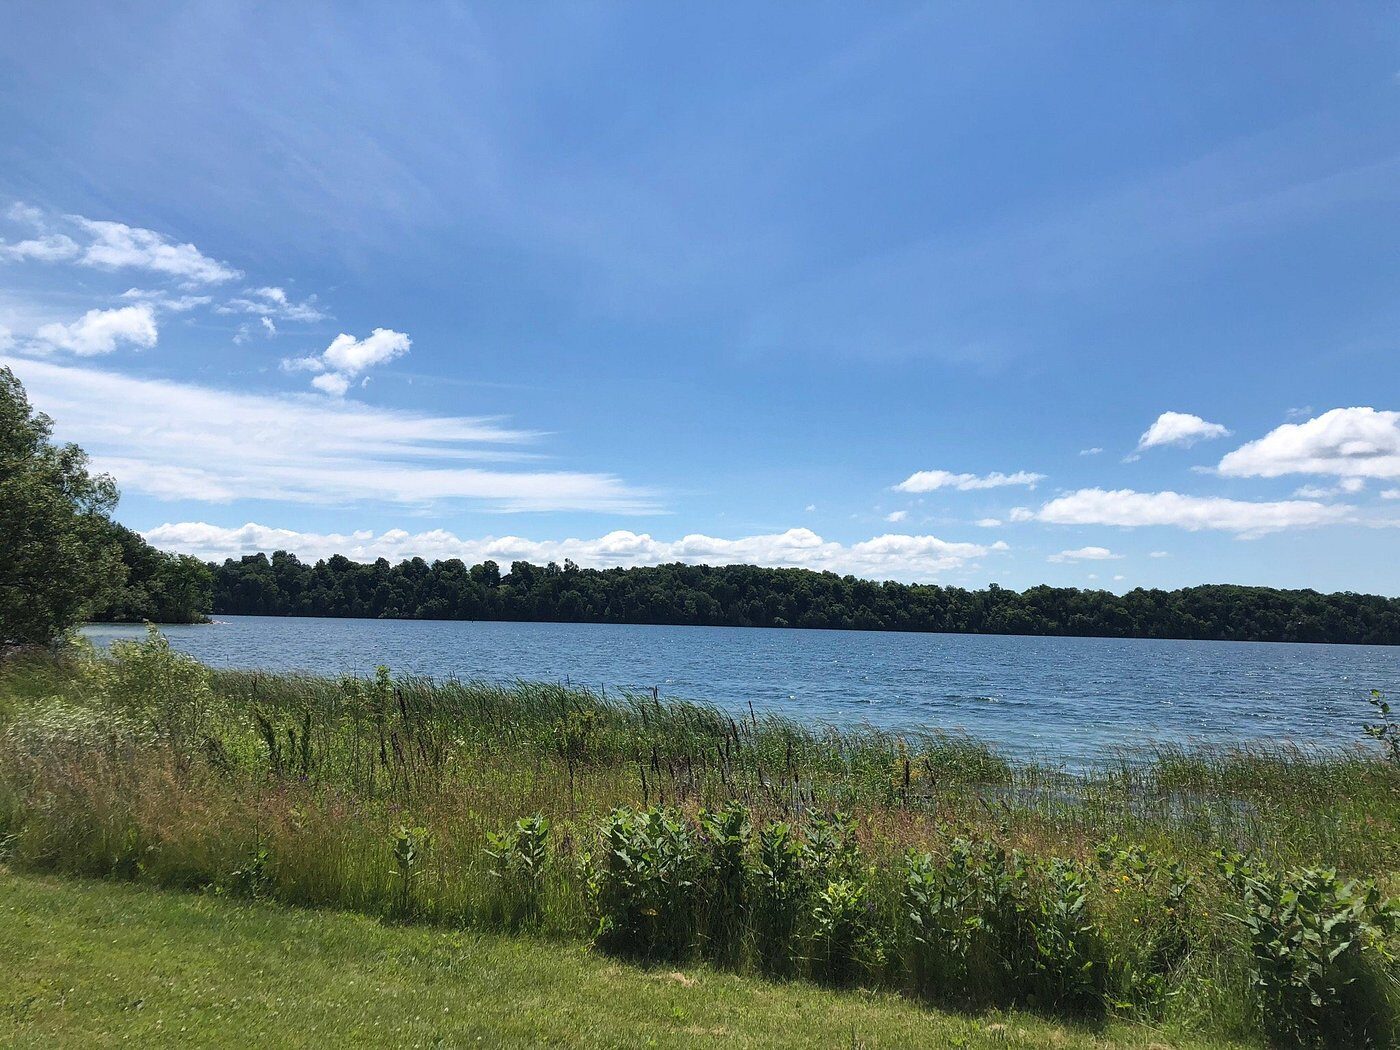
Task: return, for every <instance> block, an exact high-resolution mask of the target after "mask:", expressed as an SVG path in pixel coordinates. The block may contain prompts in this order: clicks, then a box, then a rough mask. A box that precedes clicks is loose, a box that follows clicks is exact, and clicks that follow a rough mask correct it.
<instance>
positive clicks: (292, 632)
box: [85, 616, 1400, 766]
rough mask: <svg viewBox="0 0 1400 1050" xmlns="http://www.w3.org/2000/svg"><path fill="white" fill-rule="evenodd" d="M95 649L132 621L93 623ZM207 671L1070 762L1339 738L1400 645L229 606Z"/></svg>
mask: <svg viewBox="0 0 1400 1050" xmlns="http://www.w3.org/2000/svg"><path fill="white" fill-rule="evenodd" d="M85 633H86V634H87V635H88V636H89V637H91V638H93V639H94V640H96V641H99V642H105V641H110V640H111V639H113V638H117V637H135V636H139V635H140V634H141V633H142V629H141V628H139V627H120V626H108V625H101V626H97V625H94V626H90V627H88V628H85ZM166 633H167V635H168V636H169V637H170V640H171V643H172V644H173V645H175V646H177V647H178V648H180V649H182V650H184V651H186V652H188V653H190V654H192V655H194V656H196V657H198V658H199V659H200V660H202V661H204V662H205V663H208V664H210V665H212V666H215V667H237V668H260V669H267V670H300V671H313V672H318V673H323V674H342V673H367V672H371V671H373V669H374V667H375V666H376V665H378V664H381V663H383V664H388V665H389V666H390V667H391V668H392V669H393V670H394V671H395V672H396V673H397V672H411V673H414V674H424V675H432V676H435V677H439V678H446V677H449V676H455V677H457V678H461V679H488V680H493V681H513V680H516V679H528V680H543V681H555V682H566V681H567V682H572V683H574V684H583V685H589V686H594V687H598V686H606V687H607V688H608V689H609V690H617V689H628V688H630V689H647V690H649V689H650V688H651V687H652V686H656V687H657V688H658V689H659V690H660V693H661V695H662V696H663V697H682V698H686V699H694V700H706V701H710V702H712V703H714V704H717V705H719V706H721V707H724V708H728V709H731V710H735V711H743V712H747V711H748V705H749V704H750V703H752V704H753V706H754V708H755V709H756V710H757V711H758V712H759V713H760V714H762V713H764V712H780V713H782V714H786V715H791V716H794V717H797V718H800V719H803V720H805V721H810V722H813V723H829V724H834V725H840V726H849V725H855V724H860V723H869V724H873V725H877V726H882V727H887V728H896V729H906V730H907V729H916V728H918V729H941V730H949V731H965V732H967V733H970V734H973V735H974V736H977V737H980V738H982V739H984V740H986V741H988V742H990V743H992V744H994V745H997V746H999V747H1001V748H1003V749H1004V750H1006V751H1007V752H1008V753H1010V754H1013V755H1016V756H1018V757H1022V758H1035V759H1039V760H1043V761H1051V762H1062V763H1065V764H1067V765H1070V766H1077V765H1080V764H1082V763H1084V762H1087V761H1092V760H1093V759H1094V758H1096V757H1101V756H1102V755H1104V754H1105V753H1106V752H1107V751H1109V750H1112V749H1115V748H1122V747H1128V748H1132V747H1139V746H1143V745H1150V744H1158V743H1182V744H1189V743H1211V744H1221V743H1238V742H1243V741H1261V740H1262V741H1272V742H1290V743H1295V744H1300V745H1303V746H1315V745H1331V744H1349V743H1353V742H1355V741H1357V740H1358V739H1360V738H1361V737H1362V733H1361V728H1360V727H1361V723H1362V722H1363V721H1365V720H1366V719H1367V717H1368V716H1369V715H1370V710H1369V708H1368V705H1367V703H1366V698H1367V697H1368V696H1369V694H1370V691H1371V690H1372V689H1380V690H1381V691H1382V692H1383V693H1385V694H1387V695H1388V696H1391V697H1400V649H1396V648H1387V647H1384V646H1366V645H1292V644H1270V643H1254V642H1182V641H1153V640H1147V639H1129V640H1123V639H1105V638H1022V637H1014V636H1007V635H955V634H887V633H874V632H862V631H798V630H755V629H749V628H743V627H646V626H615V625H607V624H555V623H465V622H458V621H421V620H420V621H413V620H333V619H290V618H287V619H284V618H278V617H262V616H228V617H221V618H220V621H219V622H218V623H216V624H213V625H211V626H200V627H171V628H167V629H166Z"/></svg>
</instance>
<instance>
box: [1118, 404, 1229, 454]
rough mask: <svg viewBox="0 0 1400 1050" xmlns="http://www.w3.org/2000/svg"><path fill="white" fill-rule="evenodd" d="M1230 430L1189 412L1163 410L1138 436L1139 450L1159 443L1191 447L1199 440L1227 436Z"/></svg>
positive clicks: (1154, 446) (1153, 446)
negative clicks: (1140, 435)
mask: <svg viewBox="0 0 1400 1050" xmlns="http://www.w3.org/2000/svg"><path fill="white" fill-rule="evenodd" d="M1229 433H1230V431H1228V430H1227V429H1225V427H1223V426H1221V425H1220V424H1219V423H1207V422H1206V421H1205V420H1204V419H1202V418H1201V417H1200V416H1193V415H1191V414H1190V413H1189V412H1163V413H1162V414H1161V415H1160V416H1158V417H1157V421H1156V422H1155V423H1153V424H1152V425H1151V426H1150V427H1148V428H1147V430H1146V432H1145V433H1144V434H1143V435H1142V437H1140V438H1138V443H1137V447H1138V451H1139V452H1141V451H1142V450H1143V449H1148V448H1156V447H1157V446H1158V445H1180V446H1182V447H1190V446H1191V445H1194V444H1195V443H1196V442H1198V441H1209V440H1211V439H1212V438H1222V437H1227V436H1228V435H1229Z"/></svg>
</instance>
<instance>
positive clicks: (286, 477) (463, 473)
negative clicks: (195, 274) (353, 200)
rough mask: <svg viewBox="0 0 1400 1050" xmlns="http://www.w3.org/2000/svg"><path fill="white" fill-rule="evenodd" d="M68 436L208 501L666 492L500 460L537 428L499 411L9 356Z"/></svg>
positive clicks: (591, 499) (571, 497)
mask: <svg viewBox="0 0 1400 1050" xmlns="http://www.w3.org/2000/svg"><path fill="white" fill-rule="evenodd" d="M0 364H3V365H7V366H9V367H11V368H13V369H14V372H15V374H16V375H17V376H18V377H19V378H20V380H21V382H23V383H24V384H25V387H26V388H27V389H28V391H29V395H30V397H31V399H32V400H33V402H34V404H35V406H36V407H38V408H39V409H41V410H42V411H45V412H48V413H49V414H50V415H52V416H53V417H54V418H55V419H57V420H58V421H59V423H58V434H59V436H60V437H61V438H62V439H64V440H68V441H76V442H78V443H79V444H81V445H82V446H83V447H84V448H86V449H87V450H88V451H89V452H90V453H92V455H93V459H94V465H95V466H96V467H97V469H99V470H104V471H107V472H108V473H110V474H112V475H113V476H114V477H115V478H116V479H117V481H118V483H119V484H120V485H121V486H122V487H123V488H124V489H125V490H126V491H129V492H142V493H146V494H148V495H151V496H155V497H158V498H163V499H190V500H201V501H209V502H227V501H230V500H248V499H263V500H283V501H288V502H295V503H309V504H324V505H344V504H353V503H357V502H361V501H374V502H378V503H388V504H398V505H408V506H415V507H424V506H431V505H433V504H435V503H437V502H439V501H444V500H454V501H457V500H468V501H474V502H479V503H483V504H485V505H486V506H487V507H488V508H489V509H494V510H504V511H526V510H594V511H611V512H617V513H650V512H654V511H656V510H657V509H658V507H657V503H656V500H655V497H654V496H653V495H652V494H650V493H648V492H646V491H643V490H639V489H635V488H633V487H631V486H629V485H627V484H625V483H624V482H622V481H621V480H620V479H619V478H617V477H615V476H614V475H611V474H602V473H581V472H572V471H567V470H538V469H525V468H519V469H509V470H504V469H487V468H485V467H482V466H480V465H479V464H482V463H496V464H500V463H515V464H522V463H529V462H531V461H534V460H535V459H537V458H538V457H537V455H535V454H532V453H531V452H530V451H528V446H529V445H530V443H531V442H533V441H534V440H536V439H537V438H538V435H536V434H532V433H529V432H525V431H520V430H514V429H510V428H508V427H506V426H503V425H502V424H501V423H500V422H499V421H497V420H493V419H483V418H471V417H455V416H431V415H421V414H417V413H411V412H401V411H393V410H389V409H378V408H372V407H369V406H364V405H359V404H355V403H353V402H340V401H326V400H323V399H320V398H315V397H311V396H309V395H300V396H282V397H279V396H271V395H262V394H246V393H233V392H229V391H223V390H217V389H213V388H210V387H203V386H196V385H193V384H186V383H173V382H168V381H164V380H152V379H138V378H134V377H129V376H122V375H117V374H114V373H111V372H105V371H100V370H96V369H85V368H73V367H65V366H60V365H57V364H53V363H51V362H48V361H37V360H24V359H18V358H0Z"/></svg>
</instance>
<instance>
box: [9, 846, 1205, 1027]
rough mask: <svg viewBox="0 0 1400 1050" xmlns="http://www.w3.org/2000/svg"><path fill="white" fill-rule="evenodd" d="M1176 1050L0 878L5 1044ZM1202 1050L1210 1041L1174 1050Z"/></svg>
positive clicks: (880, 1001) (538, 952) (766, 986)
mask: <svg viewBox="0 0 1400 1050" xmlns="http://www.w3.org/2000/svg"><path fill="white" fill-rule="evenodd" d="M118 1044H126V1045H137V1046H143V1047H144V1046H164V1045H181V1046H187V1045H192V1044H193V1045H207V1046H212V1045H219V1046H249V1045H258V1046H328V1045H337V1046H347V1045H350V1046H444V1045H445V1046H456V1045H482V1046H540V1045H548V1046H589V1047H610V1046H617V1047H636V1046H700V1045H705V1046H714V1045H724V1046H793V1047H796V1046H844V1047H849V1046H866V1047H877V1046H878V1047H895V1046H900V1047H903V1046H925V1047H960V1046H966V1047H1006V1046H1020V1047H1044V1046H1051V1047H1081V1046H1083V1047H1089V1046H1139V1047H1147V1046H1156V1047H1167V1046H1185V1045H1188V1044H1185V1043H1182V1042H1180V1041H1179V1040H1176V1039H1171V1038H1166V1037H1164V1036H1162V1035H1161V1034H1160V1033H1152V1032H1147V1031H1144V1030H1141V1029H1134V1028H1127V1027H1115V1028H1110V1029H1106V1030H1102V1031H1098V1032H1086V1031H1076V1030H1074V1029H1071V1028H1066V1027H1064V1026H1060V1025H1054V1024H1050V1023H1047V1022H1044V1021H1039V1020H1036V1019H1032V1018H1027V1017H1022V1016H1002V1017H981V1018H964V1017H959V1016H955V1015H946V1014H940V1013H936V1012H933V1011H930V1010H926V1009H922V1008H920V1007H918V1006H915V1005H913V1004H911V1003H909V1002H905V1001H903V1000H901V999H899V998H897V997H894V996H889V995H883V994H873V993H861V992H853V993H838V992H831V991H826V990H822V989H819V988H816V987H813V986H810V985H803V984H791V985H781V984H772V983H768V982H764V981H760V980H755V979H751V978H742V977H735V976H731V975H728V974H723V973H718V972H716V971H713V970H709V969H696V970H690V971H687V972H685V973H679V972H674V971H669V970H659V971H647V970H642V969H638V968H634V967H631V966H626V965H622V964H619V963H616V962H613V961H611V960H609V959H607V958H605V957H601V956H599V955H597V954H594V953H591V952H589V951H586V950H585V949H584V948H582V947H581V946H579V945H577V944H571V943H562V944H561V943H550V942H543V941H539V940H532V939H529V938H520V937H504V936H495V935H481V934H476V933H461V932H449V931H442V930H431V929H423V928H406V927H390V926H385V925H382V924H380V923H378V922H376V921H374V920H371V919H366V918H363V917H360V916H356V915H350V914H345V913H340V912H315V911H301V910H295V909H289V908H283V907H276V906H271V905H257V904H254V905H245V904H238V903H234V902H231V901H228V900H226V899H220V898H213V897H203V896H192V895H185V894H178V893H171V892H164V891H158V890H150V889H143V888H137V887H133V886H128V885H122V884H114V883H101V882H82V881H70V880H62V879H54V878H43V877H35V876H30V875H22V874H17V873H13V872H9V871H7V870H5V869H3V868H0V1045H4V1046H17V1047H25V1046H36V1047H37V1046H43V1047H52V1046H83V1047H87V1046H113V1045H118ZM1189 1045H1202V1046H1203V1045H1208V1044H1189Z"/></svg>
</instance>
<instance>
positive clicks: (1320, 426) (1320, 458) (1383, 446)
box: [1217, 408, 1400, 479]
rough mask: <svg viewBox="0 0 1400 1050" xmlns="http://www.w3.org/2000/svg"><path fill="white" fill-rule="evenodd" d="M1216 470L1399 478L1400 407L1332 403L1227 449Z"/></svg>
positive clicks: (1242, 474)
mask: <svg viewBox="0 0 1400 1050" xmlns="http://www.w3.org/2000/svg"><path fill="white" fill-rule="evenodd" d="M1217 469H1218V470H1219V472H1220V473H1221V474H1224V475H1226V476H1229V477H1258V478H1276V477H1280V476H1282V475H1284V474H1327V475H1333V476H1336V477H1343V478H1355V479H1363V478H1400V412H1383V411H1378V410H1377V409H1374V408H1334V409H1332V410H1331V411H1330V412H1324V413H1323V414H1322V415H1320V416H1317V417H1315V418H1313V419H1309V420H1307V421H1306V422H1304V423H1284V424H1283V425H1282V426H1279V427H1276V428H1275V429H1273V430H1271V431H1269V433H1267V434H1265V435H1264V436H1263V437H1261V438H1259V439H1257V440H1255V441H1251V442H1249V443H1248V444H1246V445H1242V446H1240V447H1239V448H1237V449H1235V451H1233V452H1231V453H1229V454H1227V455H1226V456H1225V458H1224V459H1222V460H1221V461H1220V465H1219V467H1218V468H1217Z"/></svg>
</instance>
